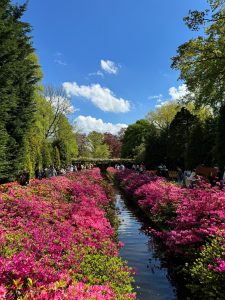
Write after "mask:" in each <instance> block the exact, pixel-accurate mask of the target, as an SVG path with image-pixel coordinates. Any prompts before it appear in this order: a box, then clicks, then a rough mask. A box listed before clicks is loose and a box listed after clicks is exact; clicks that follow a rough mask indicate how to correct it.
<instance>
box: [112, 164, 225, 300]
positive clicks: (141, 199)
mask: <svg viewBox="0 0 225 300" xmlns="http://www.w3.org/2000/svg"><path fill="white" fill-rule="evenodd" d="M108 172H109V173H110V174H113V175H114V176H115V177H116V179H117V181H118V182H119V183H120V185H121V187H122V188H123V190H124V191H125V193H127V195H129V196H132V197H133V199H134V200H135V201H136V203H137V204H138V205H139V206H140V207H141V208H142V209H143V210H144V211H145V213H146V214H148V215H149V216H150V218H151V220H153V221H154V222H155V225H156V227H155V228H157V230H155V229H152V228H151V229H150V231H151V232H152V233H153V234H154V235H156V236H157V237H159V238H160V239H161V240H162V241H163V242H164V244H165V246H166V249H168V252H169V253H170V254H171V255H175V256H179V257H182V258H183V259H184V262H186V270H188V272H189V275H190V276H191V277H192V279H193V282H195V284H193V285H192V288H193V289H195V291H196V290H197V289H198V288H199V286H201V287H200V288H201V290H202V291H205V295H206V298H207V299H224V293H225V287H224V281H225V191H221V190H219V188H218V187H215V188H211V186H210V185H209V184H208V183H207V182H205V181H204V180H203V179H202V181H201V182H200V184H199V186H198V187H197V188H195V189H186V188H181V187H179V186H178V185H176V184H174V183H171V182H168V181H166V180H165V179H163V178H161V177H157V176H149V174H138V173H135V172H133V171H131V170H125V171H119V170H114V169H113V168H109V169H108ZM215 245H216V246H215ZM222 282H223V284H222V286H221V283H222ZM201 297H202V296H201ZM210 297H212V298H210ZM220 297H222V298H220Z"/></svg>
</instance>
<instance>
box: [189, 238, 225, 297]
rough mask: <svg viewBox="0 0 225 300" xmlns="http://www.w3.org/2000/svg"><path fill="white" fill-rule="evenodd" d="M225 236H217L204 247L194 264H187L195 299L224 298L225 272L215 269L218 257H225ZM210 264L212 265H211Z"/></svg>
mask: <svg viewBox="0 0 225 300" xmlns="http://www.w3.org/2000/svg"><path fill="white" fill-rule="evenodd" d="M224 243H225V239H224V237H216V238H214V239H212V241H211V242H209V243H207V244H206V245H205V246H204V248H203V249H202V251H201V253H200V256H199V258H198V259H197V260H196V261H195V262H194V264H193V265H191V266H190V265H188V264H187V265H186V268H185V269H186V272H187V273H188V274H189V275H191V278H192V280H193V282H192V283H191V284H190V285H189V288H190V289H191V291H192V293H193V295H194V298H193V299H205V300H206V299H207V300H211V299H217V300H222V299H224V281H225V273H221V272H218V271H215V270H214V268H216V267H217V263H216V258H221V259H223V260H224V259H225V256H224V253H225V252H224V250H225V248H224ZM209 266H210V267H209Z"/></svg>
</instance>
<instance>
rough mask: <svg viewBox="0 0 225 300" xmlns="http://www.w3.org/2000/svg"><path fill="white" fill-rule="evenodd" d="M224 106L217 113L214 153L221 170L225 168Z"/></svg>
mask: <svg viewBox="0 0 225 300" xmlns="http://www.w3.org/2000/svg"><path fill="white" fill-rule="evenodd" d="M224 149H225V105H222V106H221V108H220V111H219V117H218V123H217V138H216V153H217V162H218V164H219V166H220V167H221V168H222V167H224V166H225V155H224Z"/></svg>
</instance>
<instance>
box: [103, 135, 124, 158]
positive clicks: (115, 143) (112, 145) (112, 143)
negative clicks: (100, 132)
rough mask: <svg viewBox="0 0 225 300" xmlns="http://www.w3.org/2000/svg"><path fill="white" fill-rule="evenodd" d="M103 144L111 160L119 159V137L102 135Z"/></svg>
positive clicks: (120, 144)
mask: <svg viewBox="0 0 225 300" xmlns="http://www.w3.org/2000/svg"><path fill="white" fill-rule="evenodd" d="M104 143H105V144H107V145H108V147H109V151H110V156H111V157H112V158H115V157H120V153H121V146H122V143H121V141H120V138H119V136H116V135H113V134H111V133H105V134H104Z"/></svg>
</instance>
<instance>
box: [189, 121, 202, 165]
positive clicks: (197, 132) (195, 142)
mask: <svg viewBox="0 0 225 300" xmlns="http://www.w3.org/2000/svg"><path fill="white" fill-rule="evenodd" d="M204 154H205V153H204V128H203V124H202V123H201V122H200V121H199V120H196V122H195V123H194V124H193V126H192V128H191V132H190V137H189V142H188V145H187V162H186V166H188V168H190V169H191V170H192V169H194V168H196V166H197V165H199V164H200V163H201V164H202V163H204V162H205V160H204V158H205V155H204Z"/></svg>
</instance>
